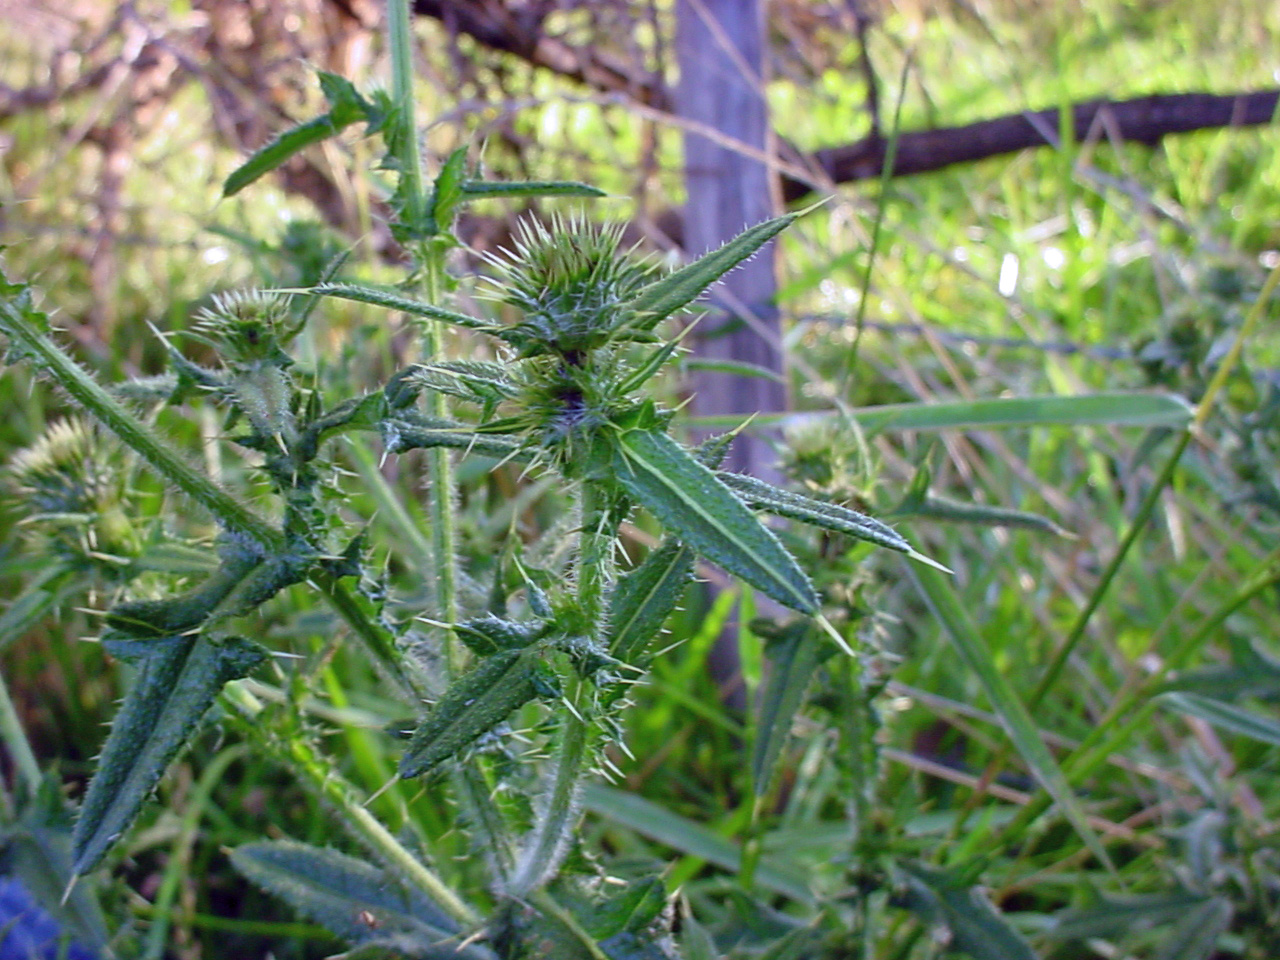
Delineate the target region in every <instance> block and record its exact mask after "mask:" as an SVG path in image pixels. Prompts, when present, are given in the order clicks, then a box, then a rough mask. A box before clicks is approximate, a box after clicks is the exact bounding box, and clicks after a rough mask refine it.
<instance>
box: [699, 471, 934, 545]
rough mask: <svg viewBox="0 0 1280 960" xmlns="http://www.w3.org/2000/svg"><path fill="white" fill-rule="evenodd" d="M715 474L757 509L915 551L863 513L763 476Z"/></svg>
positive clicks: (872, 541) (885, 526) (889, 529)
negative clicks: (781, 486)
mask: <svg viewBox="0 0 1280 960" xmlns="http://www.w3.org/2000/svg"><path fill="white" fill-rule="evenodd" d="M716 476H717V477H719V478H720V480H721V481H722V482H723V483H724V485H725V486H727V487H728V488H729V489H730V490H732V491H733V492H734V493H736V494H737V495H738V496H739V497H741V498H742V499H743V500H744V501H746V503H747V504H748V505H749V506H751V507H754V508H755V509H757V510H766V511H768V512H769V513H772V514H776V515H777V516H779V517H787V518H789V519H792V520H799V521H800V522H801V523H808V524H811V525H813V526H815V527H822V528H823V529H826V530H835V531H837V532H839V533H844V534H848V535H849V536H851V537H857V538H858V539H859V540H867V541H869V542H871V543H874V544H876V545H877V546H881V547H888V548H889V549H890V550H897V551H898V552H899V553H906V554H914V553H915V550H913V549H912V548H911V544H910V543H908V542H907V539H906V537H904V536H902V534H900V533H898V532H897V531H896V530H894V529H893V528H892V527H890V526H887V525H885V524H883V523H881V522H880V521H879V520H876V519H875V518H874V517H869V516H867V515H866V514H865V513H858V512H857V511H856V510H850V509H848V508H847V507H841V506H838V505H836V504H834V503H826V502H824V501H822V500H814V499H813V498H812V497H806V496H803V495H802V494H799V493H792V492H791V491H790V490H783V489H781V488H780V487H775V486H773V485H772V484H769V483H765V482H764V481H763V480H757V479H756V478H755V477H748V476H744V475H743V474H740V473H729V472H728V471H723V470H722V471H719V472H717V473H716Z"/></svg>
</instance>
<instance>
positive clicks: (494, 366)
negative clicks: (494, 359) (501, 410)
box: [409, 360, 518, 405]
mask: <svg viewBox="0 0 1280 960" xmlns="http://www.w3.org/2000/svg"><path fill="white" fill-rule="evenodd" d="M509 369H510V368H509V367H507V366H505V365H503V364H501V363H486V362H483V361H480V360H446V361H442V362H440V363H422V364H418V365H417V366H415V367H413V368H412V373H411V374H409V376H410V378H411V379H412V381H413V383H414V384H415V385H416V386H420V387H425V388H426V389H428V390H434V391H436V392H437V393H445V394H448V395H449V396H452V397H457V398H458V399H460V400H467V401H470V402H471V403H480V404H486V405H496V404H498V403H500V402H502V401H503V400H506V399H508V398H510V397H513V396H515V395H516V393H517V392H518V388H517V387H516V385H515V383H514V382H513V381H512V380H511V378H510V377H508V376H507V372H508V370H509Z"/></svg>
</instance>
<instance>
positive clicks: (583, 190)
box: [462, 180, 608, 200]
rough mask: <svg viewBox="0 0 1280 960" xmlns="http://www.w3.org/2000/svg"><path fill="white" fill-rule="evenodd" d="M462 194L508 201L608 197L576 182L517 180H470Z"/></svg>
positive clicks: (594, 188)
mask: <svg viewBox="0 0 1280 960" xmlns="http://www.w3.org/2000/svg"><path fill="white" fill-rule="evenodd" d="M462 192H463V193H464V194H465V195H466V196H467V197H468V198H470V199H473V200H487V199H490V198H493V199H506V198H509V197H607V196H608V194H607V193H605V192H604V191H603V190H601V189H599V188H598V187H592V186H589V185H587V184H585V183H578V182H577V181H576V180H517V181H513V182H510V183H492V182H490V181H487V180H468V181H467V182H466V183H464V184H463V185H462Z"/></svg>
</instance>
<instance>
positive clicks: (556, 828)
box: [508, 480, 617, 897]
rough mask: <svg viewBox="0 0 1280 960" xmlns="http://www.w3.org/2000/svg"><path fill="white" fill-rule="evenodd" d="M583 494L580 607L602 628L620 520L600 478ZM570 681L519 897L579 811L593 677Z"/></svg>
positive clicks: (550, 861)
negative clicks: (553, 758)
mask: <svg viewBox="0 0 1280 960" xmlns="http://www.w3.org/2000/svg"><path fill="white" fill-rule="evenodd" d="M579 496H580V499H579V503H580V507H581V516H582V529H581V531H580V532H579V534H578V564H577V573H578V587H577V600H578V610H579V615H580V616H581V617H582V619H583V623H585V624H588V625H590V626H589V629H591V630H593V631H595V632H596V633H597V634H598V633H599V632H600V631H599V627H600V624H601V620H602V612H603V609H604V588H605V585H606V584H607V583H608V582H609V580H610V570H611V566H612V553H613V547H614V539H615V536H616V534H617V521H616V519H615V515H614V514H612V512H611V511H610V505H609V503H608V497H607V496H606V495H605V493H604V491H603V490H602V489H601V488H600V487H599V485H598V484H596V483H594V482H592V481H589V480H586V481H583V483H582V486H581V492H580V495H579ZM590 639H593V640H594V639H597V637H595V636H593V637H591V638H590ZM566 687H567V689H566V690H565V694H564V703H565V708H564V710H563V711H562V717H561V721H560V734H559V735H560V742H559V744H558V745H557V748H556V758H555V766H554V768H553V770H552V772H551V783H550V786H549V788H548V790H547V792H546V794H545V795H544V797H543V800H542V803H543V806H542V810H541V812H540V814H539V816H538V820H537V822H536V823H535V824H534V828H533V833H532V835H531V836H530V838H529V840H528V842H527V843H526V845H525V848H524V850H523V851H522V852H521V856H520V863H519V866H518V867H517V868H516V874H515V876H514V877H513V878H512V880H511V887H510V890H509V891H508V892H509V893H510V894H511V895H512V896H515V897H522V896H525V895H526V894H528V893H529V892H530V891H532V890H534V889H536V888H538V887H540V886H541V885H542V884H544V883H546V881H547V880H548V879H550V877H551V875H552V874H553V873H554V870H555V867H556V865H557V862H558V860H559V858H560V857H561V856H562V855H563V852H564V849H565V846H566V844H567V842H568V837H569V833H570V831H571V830H572V829H573V825H574V822H575V820H576V819H577V816H578V803H577V800H578V791H579V786H580V784H581V780H582V774H583V766H584V764H585V763H586V760H587V757H588V756H589V754H590V746H591V739H592V737H591V733H592V730H591V720H590V717H589V716H588V711H589V710H590V708H591V703H592V698H591V695H590V694H591V691H590V685H589V683H588V682H587V681H585V680H582V679H580V678H579V677H578V676H577V675H576V674H571V675H570V676H569V678H568V681H567V683H566Z"/></svg>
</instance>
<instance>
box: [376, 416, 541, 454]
mask: <svg viewBox="0 0 1280 960" xmlns="http://www.w3.org/2000/svg"><path fill="white" fill-rule="evenodd" d="M378 426H379V428H380V429H381V431H382V440H383V443H385V444H386V447H387V453H404V452H405V451H406V450H417V449H429V448H431V447H449V448H451V449H454V450H465V451H466V452H467V453H475V454H479V455H480V456H482V457H492V458H493V459H495V460H520V461H523V460H527V459H528V456H527V455H526V454H524V453H523V452H522V451H521V449H520V443H519V441H516V440H510V439H508V438H506V437H501V436H494V435H492V434H483V433H476V432H475V430H474V429H472V428H471V427H468V426H467V425H466V424H463V423H454V422H451V421H447V420H433V419H431V418H429V417H419V416H416V415H414V414H412V412H411V411H404V412H402V413H401V414H400V415H399V416H397V417H388V418H387V419H385V420H383V421H382V423H380V424H379V425H378Z"/></svg>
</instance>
